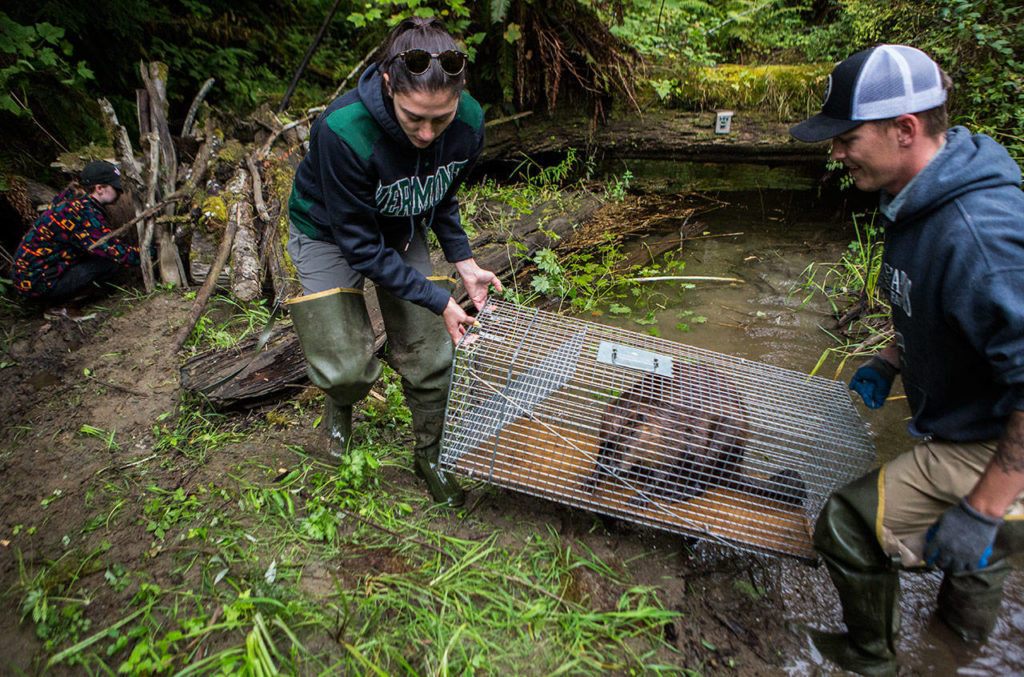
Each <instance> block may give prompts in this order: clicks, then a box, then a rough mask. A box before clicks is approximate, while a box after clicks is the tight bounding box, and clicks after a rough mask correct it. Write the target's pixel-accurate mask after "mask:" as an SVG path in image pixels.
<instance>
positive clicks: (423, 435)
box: [409, 407, 466, 508]
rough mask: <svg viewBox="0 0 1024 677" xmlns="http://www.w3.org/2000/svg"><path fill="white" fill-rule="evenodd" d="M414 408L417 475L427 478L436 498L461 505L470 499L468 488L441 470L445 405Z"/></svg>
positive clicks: (413, 424) (432, 495) (435, 499)
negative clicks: (462, 486)
mask: <svg viewBox="0 0 1024 677" xmlns="http://www.w3.org/2000/svg"><path fill="white" fill-rule="evenodd" d="M409 411H411V412H412V432H413V438H414V439H415V446H414V447H413V462H414V464H415V465H414V468H415V472H416V476H417V477H419V478H421V479H423V480H425V481H426V483H427V490H429V491H430V496H431V497H432V498H433V499H434V501H435V502H437V503H439V504H441V505H445V506H447V507H449V508H457V507H459V506H461V505H462V504H464V503H465V502H466V492H464V491H463V490H462V488H461V487H460V486H459V485H458V483H457V482H456V481H455V478H453V477H452V476H451V475H449V474H448V473H446V472H444V471H442V470H441V468H440V467H439V464H438V457H439V456H440V455H441V430H442V429H443V427H444V409H438V410H436V411H428V410H424V409H418V408H417V409H414V408H412V407H410V408H409Z"/></svg>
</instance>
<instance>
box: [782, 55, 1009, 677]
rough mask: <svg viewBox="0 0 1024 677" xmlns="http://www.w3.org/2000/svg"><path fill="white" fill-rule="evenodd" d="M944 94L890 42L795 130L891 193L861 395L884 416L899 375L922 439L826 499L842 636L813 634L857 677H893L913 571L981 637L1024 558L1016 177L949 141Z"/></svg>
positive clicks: (854, 66) (857, 59)
mask: <svg viewBox="0 0 1024 677" xmlns="http://www.w3.org/2000/svg"><path fill="white" fill-rule="evenodd" d="M948 85H949V79H948V77H947V76H945V74H944V73H943V72H942V70H941V69H940V68H939V66H938V65H937V64H936V63H935V62H934V61H932V60H931V59H930V58H929V57H928V55H927V54H925V53H924V52H922V51H920V50H918V49H915V48H913V47H907V46H904V45H878V46H876V47H872V48H871V49H867V50H864V51H862V52H858V53H857V54H854V55H853V56H851V57H849V58H848V59H846V60H845V61H843V62H842V63H840V64H839V65H838V66H836V68H835V70H833V71H832V74H831V75H830V76H829V80H828V86H827V88H826V92H825V101H824V103H823V105H822V109H821V112H820V113H818V114H817V115H815V116H813V117H811V118H810V119H808V120H805V121H804V122H801V123H800V124H798V125H796V126H794V127H793V128H792V129H791V130H790V133H791V134H792V135H793V136H795V137H796V138H797V139H800V140H801V141H811V142H814V141H823V140H826V139H831V141H832V148H831V151H830V156H831V158H832V159H833V160H837V161H840V162H842V163H843V165H845V166H846V168H847V169H848V170H849V171H850V174H851V175H852V176H853V179H854V182H855V184H856V186H857V187H858V188H859V189H861V190H865V191H878V193H879V211H880V213H881V216H882V222H883V225H884V228H885V250H884V254H883V267H882V275H881V279H880V284H879V288H881V289H882V290H883V293H885V294H886V295H887V297H888V300H889V303H890V306H891V311H892V322H893V328H894V330H895V331H894V334H895V336H894V339H895V340H894V341H893V342H892V343H891V344H890V345H888V346H887V347H885V348H883V349H882V350H881V351H880V352H879V353H878V354H876V355H875V356H874V357H872V358H871V359H870V360H869V361H868V362H867V363H866V364H865V365H864V366H862V367H861V368H860V369H859V370H858V371H857V372H856V373H855V374H854V376H853V380H852V381H851V383H850V388H851V389H852V390H854V391H855V392H857V393H858V394H859V395H860V396H861V397H862V399H863V400H864V403H865V404H866V405H867V406H868V407H870V408H872V409H875V408H878V407H881V406H882V405H883V404H885V402H886V399H887V397H888V394H889V389H890V386H891V385H892V382H893V380H894V379H895V376H896V374H897V373H898V374H900V375H901V376H902V381H903V387H904V391H905V392H906V396H907V397H906V399H907V403H908V404H909V405H910V419H909V420H910V422H909V424H908V426H907V428H908V431H909V433H910V434H911V435H912V436H914V437H916V438H917V440H916V442H915V444H914V446H913V447H912V449H911V450H910V451H908V452H906V453H903V454H902V455H900V456H898V457H896V458H895V460H893V461H890V462H888V463H886V464H884V465H883V466H882V467H881V468H879V469H877V470H874V471H872V472H871V473H869V474H868V475H865V476H864V477H861V478H860V479H858V480H855V481H854V482H852V483H851V484H849V485H847V486H845V487H843V488H841V489H839V490H838V491H837V492H835V493H834V494H833V495H832V496H831V497H829V500H828V501H827V503H826V504H825V506H824V508H823V509H822V511H821V514H820V515H819V516H818V520H817V524H816V525H815V530H814V545H815V547H816V549H817V550H818V552H819V553H820V554H821V556H822V558H823V559H824V561H825V564H826V565H827V567H828V571H829V574H830V576H831V578H832V582H833V583H834V584H835V586H836V589H837V590H838V592H839V599H840V602H841V603H842V611H843V621H844V622H845V624H846V632H844V633H825V632H821V631H811V637H812V639H813V640H814V643H815V644H816V645H817V647H818V649H819V650H820V651H821V652H822V654H823V655H825V656H827V657H828V658H830V659H832V660H833V661H834V662H836V663H838V664H839V665H840V666H842V667H843V668H846V669H847V670H852V671H854V672H859V673H861V674H871V675H875V674H894V673H895V671H896V654H895V638H896V634H897V632H898V630H899V603H898V600H899V571H900V570H901V569H903V568H918V569H925V570H926V569H927V567H929V566H936V567H938V568H940V569H941V570H942V571H943V580H942V585H941V587H940V588H939V594H938V616H939V617H940V618H941V619H942V620H943V621H944V622H945V623H946V624H947V625H948V626H949V627H950V628H952V629H953V630H954V632H956V633H957V634H958V635H959V636H960V637H961V638H963V639H964V640H968V641H977V640H982V639H984V638H985V637H986V636H987V635H988V634H989V633H990V632H991V630H992V628H993V627H994V625H995V623H996V619H997V616H998V613H999V607H1000V603H1001V599H1002V592H1003V582H1004V580H1005V578H1006V575H1007V574H1008V572H1009V570H1010V567H1009V565H1008V564H1007V562H1006V557H1007V556H1008V555H1009V554H1012V553H1014V552H1021V551H1024V236H1022V234H1024V193H1022V192H1021V190H1020V185H1021V172H1020V168H1019V167H1018V166H1017V164H1016V163H1015V162H1014V161H1013V160H1012V159H1011V158H1010V156H1009V154H1008V153H1007V152H1006V150H1005V149H1004V148H1003V147H1002V146H1000V145H999V144H998V143H996V142H995V141H993V140H992V139H991V138H989V137H987V136H984V135H981V134H971V132H970V131H968V130H967V129H966V128H964V127H953V128H952V129H947V126H948V123H947V114H946V107H945V102H946V91H947V89H948Z"/></svg>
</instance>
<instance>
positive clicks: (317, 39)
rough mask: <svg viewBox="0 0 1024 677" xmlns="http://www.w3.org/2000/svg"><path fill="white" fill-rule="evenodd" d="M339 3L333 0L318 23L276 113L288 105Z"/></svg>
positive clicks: (339, 1) (339, 0)
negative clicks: (317, 27)
mask: <svg viewBox="0 0 1024 677" xmlns="http://www.w3.org/2000/svg"><path fill="white" fill-rule="evenodd" d="M339 4H341V0H334V4H333V5H331V9H330V10H329V11H328V12H327V16H326V17H324V22H323V23H322V24H321V25H320V30H319V31H317V33H316V35H315V36H314V37H313V42H312V43H311V44H310V45H309V49H307V50H306V56H305V57H303V59H302V63H301V64H299V67H298V69H296V71H295V76H294V77H293V78H292V81H291V84H289V85H288V91H286V92H285V93H284V98H283V99H281V103H280V105H279V106H278V107H277V112H278V113H281V112H282V111H284V109H285V108H287V107H288V101H290V100H291V98H292V92H294V91H295V86H296V85H297V84H299V78H301V77H302V72H303V71H304V70H306V66H308V65H309V60H310V59H311V58H312V57H313V52H315V51H316V48H317V46H318V45H319V44H320V40H321V39H322V38H323V37H324V33H325V32H326V31H327V26H329V25H330V23H331V19H333V18H334V13H335V12H336V11H337V10H338V5H339Z"/></svg>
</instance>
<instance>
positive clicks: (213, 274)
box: [171, 202, 240, 353]
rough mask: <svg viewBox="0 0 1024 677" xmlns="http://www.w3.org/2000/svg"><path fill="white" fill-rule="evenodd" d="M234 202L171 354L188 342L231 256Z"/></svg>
mask: <svg viewBox="0 0 1024 677" xmlns="http://www.w3.org/2000/svg"><path fill="white" fill-rule="evenodd" d="M239 204H240V203H239V202H236V203H235V204H233V205H231V211H230V213H229V217H228V226H227V228H225V229H224V239H223V240H222V241H221V243H220V249H219V250H218V251H217V258H216V259H215V260H214V262H213V265H212V266H210V272H209V273H208V274H207V275H206V281H205V282H203V286H202V287H200V289H199V292H198V293H197V294H196V300H195V301H194V302H193V303H192V308H191V309H190V310H189V312H188V318H187V319H186V320H185V324H183V325H182V326H181V329H179V330H178V333H177V335H176V336H175V337H174V345H173V346H172V348H171V352H172V353H177V352H179V351H180V350H181V348H182V347H183V346H184V345H185V341H187V340H188V336H189V334H191V333H192V330H193V329H194V328H195V326H196V322H198V321H199V316H200V315H202V314H203V308H205V307H206V302H207V301H208V300H209V299H210V295H211V294H213V290H214V289H216V288H217V278H218V277H219V276H220V271H221V270H223V268H224V264H225V263H227V261H228V256H230V255H231V245H232V243H233V242H234V239H235V232H236V231H237V230H238V209H237V207H238V205H239Z"/></svg>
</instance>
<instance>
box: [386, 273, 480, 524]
mask: <svg viewBox="0 0 1024 677" xmlns="http://www.w3.org/2000/svg"><path fill="white" fill-rule="evenodd" d="M428 279H429V280H430V281H431V282H433V283H434V284H436V285H438V286H440V287H442V288H443V289H446V290H447V291H451V290H452V289H453V288H454V286H455V280H452V279H451V278H448V277H431V278H428ZM377 300H378V301H379V302H380V309H381V314H382V315H383V317H384V326H385V328H386V329H387V333H388V347H387V355H386V358H387V361H388V363H389V364H390V365H391V366H392V368H393V369H394V370H395V371H397V372H398V373H399V374H401V375H402V391H403V392H404V393H405V403H406V405H407V406H408V407H409V411H410V412H411V413H412V432H413V436H414V437H415V446H414V447H413V455H414V459H415V468H416V474H417V475H418V476H419V477H421V478H423V479H424V480H426V482H427V488H428V489H429V490H430V495H431V496H432V497H433V498H434V500H435V501H437V502H438V503H443V504H445V505H448V506H451V507H457V506H460V505H462V504H463V502H464V501H465V494H464V493H463V491H462V489H461V488H459V485H458V484H457V483H456V482H455V480H454V479H453V478H452V477H450V476H448V475H446V474H445V473H444V472H442V471H441V469H440V468H439V467H438V457H439V455H440V452H441V431H442V429H443V427H444V412H445V405H446V404H447V401H448V385H449V379H450V378H451V366H452V357H453V356H454V350H455V347H454V345H453V344H452V339H451V337H450V336H449V335H448V331H447V330H446V329H445V326H444V322H443V321H442V320H441V318H439V317H438V316H437V315H435V314H434V313H433V312H431V311H430V310H427V309H426V308H424V307H422V306H418V305H416V304H414V303H409V302H408V301H403V300H401V299H398V298H396V297H394V296H392V295H391V294H389V293H387V292H386V291H384V290H383V289H380V288H379V287H378V288H377Z"/></svg>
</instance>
